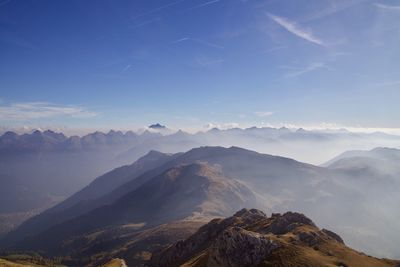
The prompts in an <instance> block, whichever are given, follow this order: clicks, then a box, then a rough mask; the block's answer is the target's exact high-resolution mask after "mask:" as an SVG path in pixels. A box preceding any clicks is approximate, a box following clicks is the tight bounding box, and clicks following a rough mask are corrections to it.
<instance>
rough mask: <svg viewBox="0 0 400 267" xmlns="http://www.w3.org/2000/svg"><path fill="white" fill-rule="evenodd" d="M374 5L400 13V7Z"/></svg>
mask: <svg viewBox="0 0 400 267" xmlns="http://www.w3.org/2000/svg"><path fill="white" fill-rule="evenodd" d="M374 5H375V6H376V7H378V8H381V9H386V10H395V11H400V6H389V5H385V4H380V3H375V4H374Z"/></svg>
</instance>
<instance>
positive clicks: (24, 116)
mask: <svg viewBox="0 0 400 267" xmlns="http://www.w3.org/2000/svg"><path fill="white" fill-rule="evenodd" d="M63 116H64V117H72V118H92V117H95V116H97V113H95V112H91V111H88V110H87V109H85V108H83V107H79V106H69V105H67V106H63V105H55V104H51V103H46V102H27V103H10V104H0V120H3V121H4V120H32V119H41V118H54V117H63Z"/></svg>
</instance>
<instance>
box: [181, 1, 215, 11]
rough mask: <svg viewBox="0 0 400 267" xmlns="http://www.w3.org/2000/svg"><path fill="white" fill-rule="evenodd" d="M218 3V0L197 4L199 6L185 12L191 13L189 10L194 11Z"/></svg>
mask: <svg viewBox="0 0 400 267" xmlns="http://www.w3.org/2000/svg"><path fill="white" fill-rule="evenodd" d="M219 1H220V0H212V1H208V2H205V3H202V4H199V5H196V6H193V7H191V8H188V9H186V10H185V11H191V10H195V9H198V8H202V7H205V6H208V5H212V4H215V3H218V2H219Z"/></svg>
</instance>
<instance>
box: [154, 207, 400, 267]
mask: <svg viewBox="0 0 400 267" xmlns="http://www.w3.org/2000/svg"><path fill="white" fill-rule="evenodd" d="M397 264H399V262H396V261H391V260H381V259H376V258H373V257H370V256H367V255H365V254H363V253H359V252H357V251H354V250H352V249H350V248H348V247H346V246H345V245H344V242H343V240H342V239H341V238H340V236H339V235H337V234H335V233H333V232H331V231H329V230H326V229H323V230H320V229H319V228H318V227H317V226H316V225H315V224H314V223H313V222H312V221H311V220H310V219H309V218H307V217H306V216H304V215H303V214H300V213H296V212H287V213H284V214H278V213H275V214H272V215H271V217H268V216H267V215H266V214H265V213H263V212H262V211H259V210H256V209H251V210H248V209H242V210H240V211H239V212H237V213H236V214H235V215H233V216H232V217H229V218H226V219H214V220H212V221H210V222H209V223H208V224H206V225H204V226H202V227H200V229H199V230H198V231H197V232H196V233H195V234H193V235H192V236H191V237H189V238H188V239H186V240H181V241H178V242H177V243H175V244H173V245H170V246H168V247H166V248H164V249H162V250H161V251H159V252H158V253H155V254H153V256H152V259H151V261H150V263H149V266H152V267H155V266H158V267H175V266H185V267H189V266H196V267H217V266H218V267H251V266H271V267H272V266H282V267H286V266H310V267H317V266H371V267H372V266H374V267H375V266H382V267H384V266H397Z"/></svg>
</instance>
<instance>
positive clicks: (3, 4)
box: [0, 0, 11, 7]
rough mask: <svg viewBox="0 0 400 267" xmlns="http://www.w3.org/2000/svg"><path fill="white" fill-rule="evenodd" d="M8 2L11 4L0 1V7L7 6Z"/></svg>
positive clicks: (9, 0) (6, 0) (7, 0)
mask: <svg viewBox="0 0 400 267" xmlns="http://www.w3.org/2000/svg"><path fill="white" fill-rule="evenodd" d="M10 2H11V0H4V1H0V7H1V6H5V5H7V4H8V3H10Z"/></svg>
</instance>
